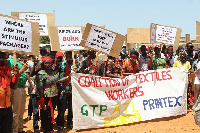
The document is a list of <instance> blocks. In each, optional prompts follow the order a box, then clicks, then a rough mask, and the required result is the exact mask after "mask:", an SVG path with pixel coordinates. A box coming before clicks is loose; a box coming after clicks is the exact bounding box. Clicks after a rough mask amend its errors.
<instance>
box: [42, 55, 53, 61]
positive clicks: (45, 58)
mask: <svg viewBox="0 0 200 133" xmlns="http://www.w3.org/2000/svg"><path fill="white" fill-rule="evenodd" d="M45 60H49V61H50V62H52V58H51V57H48V56H46V57H43V58H42V62H43V61H45Z"/></svg>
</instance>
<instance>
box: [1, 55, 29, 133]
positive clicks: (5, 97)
mask: <svg viewBox="0 0 200 133" xmlns="http://www.w3.org/2000/svg"><path fill="white" fill-rule="evenodd" d="M0 59H1V61H0V132H2V133H11V132H12V123H13V112H12V107H11V101H10V95H11V89H16V88H17V86H18V82H19V76H20V74H21V73H23V72H24V71H25V70H26V69H27V68H28V66H27V64H25V65H24V66H23V67H22V68H21V69H20V70H19V67H18V66H17V65H15V66H14V68H13V69H12V68H11V67H8V66H7V65H6V64H7V56H6V53H5V52H0ZM12 70H13V71H14V74H13V75H12V74H11V71H12Z"/></svg>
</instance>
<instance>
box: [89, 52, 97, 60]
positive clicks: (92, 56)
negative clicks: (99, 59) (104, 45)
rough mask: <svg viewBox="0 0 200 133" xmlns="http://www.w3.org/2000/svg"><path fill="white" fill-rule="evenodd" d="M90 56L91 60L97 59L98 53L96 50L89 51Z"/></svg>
mask: <svg viewBox="0 0 200 133" xmlns="http://www.w3.org/2000/svg"><path fill="white" fill-rule="evenodd" d="M88 54H89V55H90V58H91V59H95V58H96V52H95V51H94V50H89V53H88Z"/></svg>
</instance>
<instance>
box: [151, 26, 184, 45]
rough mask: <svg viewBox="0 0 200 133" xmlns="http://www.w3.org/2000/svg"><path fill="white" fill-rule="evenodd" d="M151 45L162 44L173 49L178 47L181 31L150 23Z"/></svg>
mask: <svg viewBox="0 0 200 133" xmlns="http://www.w3.org/2000/svg"><path fill="white" fill-rule="evenodd" d="M150 29H151V34H150V38H151V43H152V44H153V43H164V44H169V45H173V46H174V49H177V48H178V46H179V41H180V37H181V32H182V29H180V28H175V27H171V26H164V25H159V24H154V23H151V25H150Z"/></svg>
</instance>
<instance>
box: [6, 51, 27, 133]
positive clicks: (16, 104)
mask: <svg viewBox="0 0 200 133" xmlns="http://www.w3.org/2000/svg"><path fill="white" fill-rule="evenodd" d="M16 55H17V58H18V59H17V65H18V66H19V69H22V70H21V72H20V73H19V75H20V77H19V83H18V87H17V89H15V90H14V91H13V92H12V96H11V99H12V100H11V102H12V105H13V133H18V132H24V131H23V123H24V120H23V115H24V112H25V104H26V91H25V85H26V80H27V78H26V72H25V71H26V70H27V69H28V63H27V62H26V63H25V64H22V62H21V61H20V58H21V54H19V53H17V54H16ZM7 66H9V67H12V68H14V59H13V57H9V58H8V60H7Z"/></svg>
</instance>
